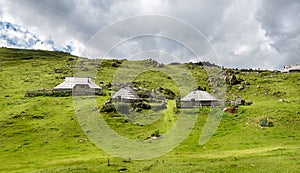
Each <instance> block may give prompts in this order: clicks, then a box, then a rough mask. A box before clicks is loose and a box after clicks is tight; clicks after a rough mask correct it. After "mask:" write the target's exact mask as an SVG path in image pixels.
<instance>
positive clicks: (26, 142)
mask: <svg viewBox="0 0 300 173" xmlns="http://www.w3.org/2000/svg"><path fill="white" fill-rule="evenodd" d="M156 63H157V62H155V61H152V60H145V61H136V62H135V63H133V64H131V61H127V60H95V61H94V60H88V59H84V58H79V57H75V56H72V55H70V54H67V53H63V52H50V51H39V50H19V49H7V48H0V129H1V130H0V172H122V171H124V172H297V171H298V170H300V135H299V133H300V97H299V93H300V73H291V74H282V73H280V72H276V71H257V70H233V69H224V70H223V72H224V75H225V76H227V77H229V76H232V75H234V76H235V77H236V79H237V81H239V82H240V83H239V82H237V84H229V83H227V84H226V87H225V89H226V96H227V101H232V100H234V99H235V98H242V99H244V100H245V101H246V102H247V103H253V104H250V105H244V106H239V107H238V112H237V113H234V114H230V113H224V115H223V118H222V120H221V123H220V125H219V127H218V129H217V131H216V132H215V133H214V135H213V136H212V138H211V139H210V140H209V141H208V142H207V143H206V144H204V145H199V144H198V141H199V137H200V135H201V132H202V130H203V127H204V124H205V121H206V120H207V117H208V113H209V111H210V110H209V108H203V109H201V110H199V115H198V117H197V122H196V124H195V126H194V128H193V129H191V133H190V134H189V135H188V137H187V138H186V139H185V140H184V141H183V142H182V143H181V144H180V145H178V146H177V147H176V148H175V149H174V150H172V151H170V152H169V153H167V154H165V155H163V156H160V157H157V158H153V159H150V160H131V159H129V158H125V159H124V158H119V157H114V156H112V155H110V154H108V153H106V152H104V151H102V150H101V149H99V148H97V147H96V146H95V145H94V144H93V143H92V142H91V141H90V140H89V139H88V138H87V136H86V135H85V133H84V132H83V130H82V129H81V127H80V125H79V122H78V120H77V116H76V113H75V110H74V105H73V100H72V97H54V96H38V97H25V93H26V91H31V90H40V89H52V88H53V87H55V86H56V85H58V84H60V83H61V82H63V81H64V78H65V77H66V76H73V74H74V73H75V74H76V75H78V74H81V75H85V74H86V75H88V74H90V73H92V74H95V75H94V76H91V77H92V78H93V79H94V80H95V83H96V84H97V85H99V86H101V87H104V88H106V89H105V90H103V91H102V95H100V96H95V100H96V101H97V106H98V108H99V109H100V108H101V106H102V105H103V103H104V102H105V101H106V100H107V99H108V98H109V96H110V93H111V88H109V85H110V84H111V83H113V82H117V81H121V82H122V80H124V81H123V82H126V79H122V75H120V76H118V75H116V74H122V73H123V74H124V73H126V74H128V75H129V76H130V75H133V76H131V77H132V79H133V80H132V83H133V84H134V85H135V86H136V87H140V88H143V89H144V90H148V91H151V89H153V88H158V87H162V88H167V89H169V90H171V91H173V92H174V93H175V95H176V96H180V94H181V95H182V96H184V95H185V94H186V92H187V91H188V88H189V87H197V86H201V87H202V88H204V87H205V88H206V89H207V90H208V91H210V92H213V89H214V88H211V84H210V82H209V76H210V75H209V74H207V73H206V71H207V70H212V71H213V70H216V69H217V68H216V67H209V69H206V68H204V67H203V66H201V65H199V64H192V63H188V64H180V65H178V64H176V65H174V64H173V65H164V66H163V67H158V66H157V64H156ZM91 66H93V67H95V68H94V69H95V70H97V71H96V72H91V71H88V70H86V69H85V68H86V67H91ZM121 67H122V69H123V70H124V71H118V70H119V69H120V68H121ZM146 67H155V68H159V69H160V70H152V71H148V72H143V73H140V74H138V75H136V76H134V74H135V72H136V71H138V70H141V69H145V68H146ZM177 68H179V69H181V68H185V69H188V72H189V73H191V75H192V76H193V78H194V79H195V83H192V82H191V81H189V80H186V79H188V78H185V77H182V76H187V75H189V74H185V73H186V72H185V71H180V72H179V71H178V70H177ZM164 70H165V71H164ZM168 72H169V74H168ZM212 74H213V73H212ZM179 78H180V80H179V82H178V83H176V82H174V80H173V79H179ZM238 83H239V84H238ZM180 88H181V89H180ZM167 105H168V107H167V109H165V110H159V111H158V112H151V110H150V112H148V113H149V114H150V115H151V118H149V117H133V118H140V121H143V120H144V119H147V120H149V119H150V120H149V121H151V124H150V123H149V124H147V125H143V126H142V125H140V124H137V123H132V122H130V121H129V122H128V121H126V119H125V116H124V115H122V114H118V113H114V112H111V113H102V116H103V118H104V119H105V121H106V122H107V124H108V125H109V126H110V127H111V128H112V129H114V130H115V131H116V132H117V133H119V134H121V135H123V136H126V137H128V138H130V139H136V140H138V139H141V140H144V139H145V138H147V137H149V136H150V135H151V134H152V133H155V132H158V131H159V133H161V134H164V133H166V132H167V131H168V130H170V129H171V128H172V125H174V123H175V122H176V120H177V119H178V112H180V111H182V110H180V109H178V108H175V100H174V99H169V100H168V101H167ZM142 111H145V112H146V111H147V110H142ZM183 111H189V110H183ZM158 113H159V115H160V116H156V115H157V114H158ZM99 116H100V114H99ZM133 116H134V115H133ZM266 116H268V118H269V120H270V121H271V122H272V124H273V127H261V126H260V122H261V120H263V119H264V118H266ZM143 118H144V119H143Z"/></svg>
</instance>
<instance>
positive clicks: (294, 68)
mask: <svg viewBox="0 0 300 173" xmlns="http://www.w3.org/2000/svg"><path fill="white" fill-rule="evenodd" d="M292 72H300V64H296V65H291V66H290V65H286V66H284V68H283V70H282V73H292Z"/></svg>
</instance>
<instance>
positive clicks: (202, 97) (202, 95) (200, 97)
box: [181, 90, 217, 101]
mask: <svg viewBox="0 0 300 173" xmlns="http://www.w3.org/2000/svg"><path fill="white" fill-rule="evenodd" d="M192 99H195V101H216V100H217V99H216V98H215V97H214V96H212V95H210V94H209V93H208V92H206V91H201V90H195V91H192V92H190V93H189V94H188V95H186V96H185V97H183V98H182V99H181V101H191V100H192Z"/></svg>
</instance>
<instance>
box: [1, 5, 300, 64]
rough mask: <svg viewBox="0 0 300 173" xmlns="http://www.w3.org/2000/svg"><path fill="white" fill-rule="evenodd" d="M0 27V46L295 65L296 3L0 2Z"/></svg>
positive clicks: (298, 47) (299, 46) (299, 9)
mask: <svg viewBox="0 0 300 173" xmlns="http://www.w3.org/2000/svg"><path fill="white" fill-rule="evenodd" d="M144 15H148V16H146V17H142V16H144ZM149 15H151V16H153V17H151V16H150V18H149ZM136 16H139V17H136ZM0 22H1V23H0V29H1V31H0V46H2V47H18V48H28V49H46V50H60V51H67V52H70V53H72V54H75V55H82V54H83V52H85V53H86V52H87V50H89V51H91V52H93V50H97V51H99V50H102V49H103V51H105V52H106V54H103V51H102V53H99V54H97V53H95V54H93V55H94V56H98V57H102V56H104V55H105V56H107V57H116V58H122V59H124V58H127V59H130V58H137V59H138V58H139V57H140V58H141V57H156V58H158V60H161V61H162V62H168V61H169V62H171V61H177V62H178V61H179V62H185V61H197V60H201V61H206V60H207V61H212V62H214V63H217V64H219V65H223V66H226V67H235V68H236V67H237V68H261V69H266V68H268V69H281V68H282V66H283V65H286V64H296V63H298V64H299V63H300V57H299V55H300V1H298V0H294V1H293V0H261V1H260V0H229V1H225V0H223V1H220V0H215V1H214V0H188V1H184V0H169V1H167V0H127V1H121V0H107V1H105V0H90V1H88V0H39V1H36V0H14V1H8V0H0ZM198 31H199V32H198ZM199 33H201V34H199ZM143 34H144V35H143ZM89 48H90V49H89ZM194 49H199V52H197V51H198V50H196V51H194ZM200 49H201V50H200ZM108 50H109V52H107V51H108ZM212 50H214V53H213V55H212V54H211V51H212ZM100 52H101V51H100ZM84 55H85V54H84Z"/></svg>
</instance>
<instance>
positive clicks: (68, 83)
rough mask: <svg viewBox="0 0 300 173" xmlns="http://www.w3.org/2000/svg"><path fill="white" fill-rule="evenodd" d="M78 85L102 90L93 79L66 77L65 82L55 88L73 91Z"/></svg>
mask: <svg viewBox="0 0 300 173" xmlns="http://www.w3.org/2000/svg"><path fill="white" fill-rule="evenodd" d="M77 84H86V85H89V87H90V88H92V89H101V88H100V87H99V86H98V85H96V84H95V83H94V82H93V81H92V80H91V78H86V77H66V78H65V81H64V82H63V83H61V84H59V85H57V86H56V87H54V89H73V88H74V86H75V85H77Z"/></svg>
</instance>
